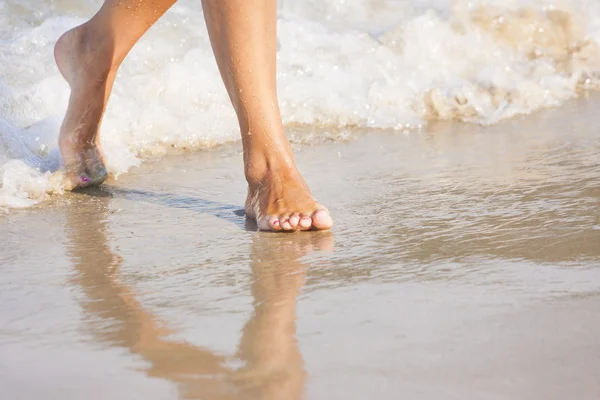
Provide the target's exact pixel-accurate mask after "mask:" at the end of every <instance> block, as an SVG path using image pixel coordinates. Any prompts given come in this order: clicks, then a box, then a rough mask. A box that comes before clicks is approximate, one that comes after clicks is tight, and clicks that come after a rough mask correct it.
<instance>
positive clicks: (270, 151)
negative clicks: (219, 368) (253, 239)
mask: <svg viewBox="0 0 600 400" xmlns="http://www.w3.org/2000/svg"><path fill="white" fill-rule="evenodd" d="M202 4H203V7H204V16H205V19H206V24H207V27H208V31H209V35H210V38H211V43H212V47H213V51H214V53H215V57H216V59H217V64H218V65H219V70H220V71H221V76H222V78H223V81H224V83H225V86H226V87H227V91H228V93H229V97H230V98H231V102H232V103H233V107H234V108H235V111H236V113H237V116H238V120H239V124H240V130H241V134H242V145H243V147H244V167H245V174H246V179H247V181H248V185H249V188H248V199H247V200H246V214H247V215H248V216H249V217H251V218H255V219H256V220H257V222H258V226H259V228H260V229H264V230H282V229H283V230H307V229H311V228H315V229H328V228H330V227H331V226H332V224H333V221H332V220H331V217H330V216H329V212H328V211H327V210H326V209H325V208H324V207H323V206H321V205H319V204H318V203H317V202H316V201H315V200H314V198H313V196H312V194H311V193H310V190H309V188H308V186H307V185H306V183H305V182H304V179H303V178H302V176H301V175H300V172H299V171H298V169H297V168H296V165H295V162H294V156H293V154H292V150H291V147H290V145H289V143H288V141H287V138H286V136H285V132H284V129H283V123H282V121H281V116H280V113H279V106H278V102H277V87H276V82H275V53H276V46H277V44H276V43H277V42H276V41H277V39H276V22H277V21H276V0H255V1H238V0H203V1H202Z"/></svg>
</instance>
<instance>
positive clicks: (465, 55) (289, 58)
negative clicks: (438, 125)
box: [0, 0, 600, 209]
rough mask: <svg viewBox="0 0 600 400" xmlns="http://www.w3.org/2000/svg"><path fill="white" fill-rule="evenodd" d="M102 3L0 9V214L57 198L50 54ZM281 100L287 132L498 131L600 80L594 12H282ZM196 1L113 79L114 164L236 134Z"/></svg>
mask: <svg viewBox="0 0 600 400" xmlns="http://www.w3.org/2000/svg"><path fill="white" fill-rule="evenodd" d="M100 3H101V2H100V1H97V0H88V1H81V2H77V5H73V4H72V2H70V1H66V0H62V1H61V0H56V1H53V2H49V1H44V2H42V4H41V5H40V1H38V0H19V1H17V0H0V61H1V62H0V208H4V209H7V208H12V207H27V206H30V205H31V204H34V203H35V202H37V201H40V200H42V199H44V198H45V196H46V194H47V193H49V192H60V183H59V179H56V180H55V179H53V177H55V175H53V174H52V172H53V171H56V170H57V169H58V166H59V165H60V156H59V154H58V151H57V147H56V141H57V135H58V130H59V126H60V121H61V118H62V116H63V115H64V112H65V107H66V104H67V99H68V95H69V90H68V86H67V85H66V83H65V82H64V81H63V80H62V78H61V77H60V74H59V73H58V70H57V69H56V67H55V65H54V61H53V58H52V57H53V56H52V53H53V52H52V50H53V47H54V43H55V42H56V40H57V38H58V37H59V36H60V35H61V34H62V33H63V32H64V31H65V30H67V29H69V28H71V27H73V26H75V25H77V24H80V23H81V22H83V21H84V20H85V19H86V18H88V17H89V16H91V15H92V14H93V13H94V12H95V11H96V10H97V8H98V7H99V5H100ZM278 30H279V50H278V85H279V86H278V90H279V98H280V102H281V110H282V115H283V118H284V122H285V123H286V124H287V125H288V126H291V125H303V126H312V127H325V128H326V129H344V128H347V127H358V128H375V129H411V128H418V127H420V126H422V125H424V124H426V123H427V122H428V121H430V120H439V119H444V120H459V121H464V122H471V123H479V124H493V123H496V122H498V121H500V120H502V119H506V118H510V117H513V116H515V115H519V114H527V113H531V112H533V111H535V110H538V109H540V108H544V107H552V106H558V105H560V104H562V103H563V102H564V101H566V100H568V99H570V98H573V97H575V96H577V94H578V93H580V92H581V91H582V90H586V89H594V88H596V86H598V84H599V82H600V51H599V49H600V48H599V43H600V5H599V3H598V2H597V1H593V0H579V1H577V0H576V1H569V2H559V1H542V0H539V1H537V0H530V1H507V0H503V1H458V0H457V1H445V0H421V1H406V0H403V1H398V0H396V1H392V0H387V1H386V0H329V1H317V0H310V1H304V2H291V1H286V2H284V3H280V13H279V22H278ZM236 121H237V120H236V118H235V116H234V113H233V110H232V107H231V106H230V104H229V100H228V98H227V95H226V92H225V90H224V87H223V85H222V83H221V81H220V78H219V74H218V71H217V68H216V65H215V62H214V59H213V57H212V51H211V48H210V43H209V41H208V36H207V34H206V30H205V28H204V26H203V18H202V13H201V7H200V2H199V1H192V0H189V1H180V2H179V3H178V4H177V5H176V6H174V7H173V9H172V10H171V11H169V12H168V13H167V15H165V17H164V18H163V19H162V20H161V21H160V22H159V23H158V24H157V25H156V26H155V27H153V28H152V29H151V30H150V32H149V33H148V34H147V35H146V36H145V37H144V38H143V39H142V40H141V41H140V43H139V44H138V45H137V46H136V47H135V48H134V49H133V51H132V52H131V54H130V55H129V57H128V58H127V60H126V61H125V63H124V64H123V66H122V67H121V69H120V72H119V75H118V78H117V81H116V84H115V87H114V91H113V96H112V97H111V101H110V103H109V107H108V110H107V114H106V117H105V119H104V124H103V126H102V144H103V148H104V150H105V152H106V154H107V161H108V168H109V170H110V171H111V172H112V173H115V174H118V173H122V172H124V171H127V169H128V168H130V167H131V166H134V165H138V164H139V162H140V158H141V157H143V156H144V155H156V154H161V153H164V152H166V151H167V150H168V149H171V148H173V147H176V148H191V149H193V148H201V147H206V146H213V145H216V144H220V143H224V142H227V141H231V140H235V139H236V138H237V137H238V132H237V123H236Z"/></svg>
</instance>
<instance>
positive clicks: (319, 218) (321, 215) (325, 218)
mask: <svg viewBox="0 0 600 400" xmlns="http://www.w3.org/2000/svg"><path fill="white" fill-rule="evenodd" d="M311 219H312V226H313V227H314V228H315V229H318V230H325V229H329V228H331V227H332V226H333V219H332V218H331V215H329V211H328V210H327V209H324V208H323V209H321V210H318V211H315V212H314V213H313V215H312V218H311Z"/></svg>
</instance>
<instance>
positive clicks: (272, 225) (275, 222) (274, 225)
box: [269, 217, 281, 231]
mask: <svg viewBox="0 0 600 400" xmlns="http://www.w3.org/2000/svg"><path fill="white" fill-rule="evenodd" d="M269 229H270V230H272V231H280V230H281V221H280V220H279V218H277V217H270V218H269Z"/></svg>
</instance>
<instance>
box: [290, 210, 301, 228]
mask: <svg viewBox="0 0 600 400" xmlns="http://www.w3.org/2000/svg"><path fill="white" fill-rule="evenodd" d="M288 222H289V223H290V225H291V227H292V229H298V223H300V216H299V215H298V214H292V216H290V219H289V220H288Z"/></svg>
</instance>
